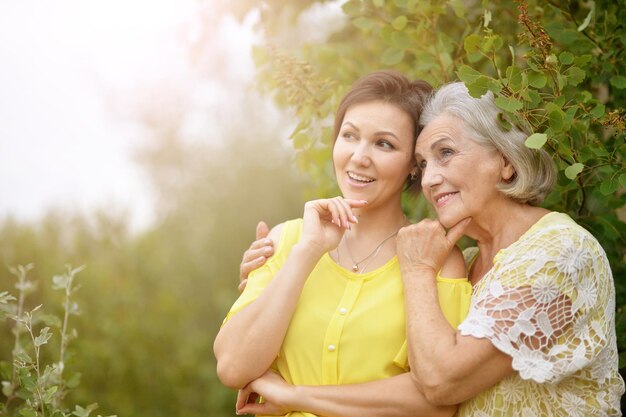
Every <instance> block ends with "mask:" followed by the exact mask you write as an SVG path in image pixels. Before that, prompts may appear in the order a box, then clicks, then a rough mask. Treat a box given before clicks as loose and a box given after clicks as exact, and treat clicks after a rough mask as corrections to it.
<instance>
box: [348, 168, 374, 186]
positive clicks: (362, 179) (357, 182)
mask: <svg viewBox="0 0 626 417" xmlns="http://www.w3.org/2000/svg"><path fill="white" fill-rule="evenodd" d="M346 174H347V176H348V182H349V183H350V185H353V186H356V187H366V186H367V185H369V184H371V183H373V182H374V181H376V179H375V178H372V177H369V176H367V175H363V174H357V173H356V172H353V171H347V172H346Z"/></svg>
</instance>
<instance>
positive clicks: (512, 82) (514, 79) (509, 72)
mask: <svg viewBox="0 0 626 417" xmlns="http://www.w3.org/2000/svg"><path fill="white" fill-rule="evenodd" d="M506 78H507V81H508V87H509V88H511V89H513V91H519V89H520V88H522V72H521V71H520V69H519V68H518V67H516V66H514V65H511V66H509V67H508V68H507V69H506Z"/></svg>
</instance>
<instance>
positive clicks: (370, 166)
mask: <svg viewBox="0 0 626 417" xmlns="http://www.w3.org/2000/svg"><path fill="white" fill-rule="evenodd" d="M413 135H414V134H413V123H412V120H411V117H410V116H409V115H408V114H407V113H405V112H404V111H403V110H402V109H400V108H399V107H397V106H395V105H393V104H389V103H385V102H382V101H368V102H365V103H358V104H355V105H352V106H350V107H349V108H348V110H347V111H346V114H345V116H344V118H343V122H342V124H341V129H340V130H339V135H338V136H337V140H336V142H335V147H334V148H333V164H334V167H335V175H336V176H337V183H338V184H339V188H341V191H342V193H343V196H344V197H346V198H353V199H360V200H367V201H368V203H369V204H368V207H373V206H375V205H380V204H386V203H388V202H389V201H391V200H393V199H396V200H397V201H400V195H401V194H402V190H403V187H404V184H405V183H406V180H407V178H408V177H409V175H410V174H411V172H412V171H415V169H416V166H415V159H414V156H413V150H414V146H415V140H414V137H413Z"/></svg>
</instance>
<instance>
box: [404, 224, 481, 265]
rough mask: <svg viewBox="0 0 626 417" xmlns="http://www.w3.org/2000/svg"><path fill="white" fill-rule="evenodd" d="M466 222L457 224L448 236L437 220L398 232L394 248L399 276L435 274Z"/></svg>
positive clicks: (461, 234)
mask: <svg viewBox="0 0 626 417" xmlns="http://www.w3.org/2000/svg"><path fill="white" fill-rule="evenodd" d="M470 221H471V219H470V218H467V219H464V220H461V221H460V222H459V223H457V224H455V225H454V226H452V227H451V228H450V230H449V231H448V233H446V229H445V228H444V227H443V226H442V224H441V223H439V221H438V220H431V219H425V220H422V221H421V222H419V223H417V224H412V225H410V226H406V227H403V228H402V229H400V231H399V232H398V237H397V240H396V247H397V255H398V261H399V262H400V268H401V270H402V275H403V276H404V275H405V273H406V272H409V271H425V270H426V271H432V272H433V273H435V274H437V272H438V271H439V270H441V268H442V267H443V264H444V262H445V261H446V259H447V258H448V255H449V254H450V251H451V250H452V248H453V247H454V245H455V244H456V242H457V241H458V240H459V239H460V238H461V236H463V233H464V232H465V228H466V227H467V225H468V224H469V223H470Z"/></svg>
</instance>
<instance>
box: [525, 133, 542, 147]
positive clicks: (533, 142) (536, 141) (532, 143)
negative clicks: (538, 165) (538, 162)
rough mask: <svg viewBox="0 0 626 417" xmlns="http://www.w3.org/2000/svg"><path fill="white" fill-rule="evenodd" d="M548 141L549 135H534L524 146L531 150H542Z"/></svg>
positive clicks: (527, 139)
mask: <svg viewBox="0 0 626 417" xmlns="http://www.w3.org/2000/svg"><path fill="white" fill-rule="evenodd" d="M547 141H548V135H546V134H545V133H533V134H532V135H530V136H529V137H527V138H526V141H525V142H524V145H526V146H527V147H529V148H531V149H541V147H542V146H543V145H545V143H546V142H547Z"/></svg>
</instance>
